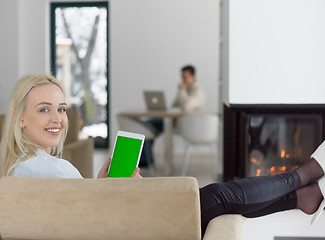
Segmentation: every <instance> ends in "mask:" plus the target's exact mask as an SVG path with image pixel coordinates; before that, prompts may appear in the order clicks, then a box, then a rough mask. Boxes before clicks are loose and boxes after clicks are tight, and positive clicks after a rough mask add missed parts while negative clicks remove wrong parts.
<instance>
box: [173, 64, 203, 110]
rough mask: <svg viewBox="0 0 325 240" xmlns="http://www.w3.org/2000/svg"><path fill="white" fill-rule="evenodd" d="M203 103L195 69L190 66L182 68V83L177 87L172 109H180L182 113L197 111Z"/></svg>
mask: <svg viewBox="0 0 325 240" xmlns="http://www.w3.org/2000/svg"><path fill="white" fill-rule="evenodd" d="M204 101H205V96H204V92H203V91H202V89H201V88H200V87H199V85H198V84H197V81H196V78H195V68H194V67H193V66H191V65H188V66H185V67H183V68H182V82H181V83H180V84H179V85H178V93H177V96H176V99H175V101H174V104H173V107H180V108H181V109H182V110H183V111H192V110H198V109H200V108H202V107H203V105H204Z"/></svg>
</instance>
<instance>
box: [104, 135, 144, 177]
mask: <svg viewBox="0 0 325 240" xmlns="http://www.w3.org/2000/svg"><path fill="white" fill-rule="evenodd" d="M141 144H142V141H141V140H140V139H135V138H128V137H122V136H118V137H117V139H116V143H115V149H114V153H113V157H112V163H111V167H110V170H109V173H108V177H111V178H122V177H131V175H132V173H133V172H134V170H135V168H136V166H137V162H138V158H139V152H140V149H141Z"/></svg>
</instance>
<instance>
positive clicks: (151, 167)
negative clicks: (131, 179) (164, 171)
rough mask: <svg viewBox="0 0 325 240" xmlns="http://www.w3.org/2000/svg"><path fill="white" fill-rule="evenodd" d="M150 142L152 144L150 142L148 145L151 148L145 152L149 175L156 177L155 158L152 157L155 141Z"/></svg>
mask: <svg viewBox="0 0 325 240" xmlns="http://www.w3.org/2000/svg"><path fill="white" fill-rule="evenodd" d="M150 141H151V142H149V141H148V144H150V146H148V147H146V148H144V150H145V155H146V159H147V163H148V169H149V175H150V176H154V175H155V173H156V171H155V167H154V162H153V156H152V154H153V152H152V145H153V141H152V140H150Z"/></svg>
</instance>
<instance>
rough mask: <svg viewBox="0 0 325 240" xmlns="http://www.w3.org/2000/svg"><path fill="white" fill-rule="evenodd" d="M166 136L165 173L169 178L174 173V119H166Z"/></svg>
mask: <svg viewBox="0 0 325 240" xmlns="http://www.w3.org/2000/svg"><path fill="white" fill-rule="evenodd" d="M164 134H165V166H164V172H165V175H166V176H169V175H171V174H172V172H173V170H174V169H173V164H174V151H173V119H172V118H164Z"/></svg>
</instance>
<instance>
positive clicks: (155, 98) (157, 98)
mask: <svg viewBox="0 0 325 240" xmlns="http://www.w3.org/2000/svg"><path fill="white" fill-rule="evenodd" d="M144 98H145V101H146V105H147V110H148V111H166V110H167V107H166V102H165V96H164V92H163V91H144Z"/></svg>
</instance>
